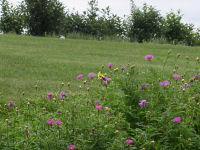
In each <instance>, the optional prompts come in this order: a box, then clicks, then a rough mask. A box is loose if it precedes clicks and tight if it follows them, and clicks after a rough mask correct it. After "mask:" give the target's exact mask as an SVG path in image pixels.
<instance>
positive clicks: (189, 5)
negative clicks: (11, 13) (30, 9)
mask: <svg viewBox="0 0 200 150" xmlns="http://www.w3.org/2000/svg"><path fill="white" fill-rule="evenodd" d="M8 1H9V2H12V3H13V4H17V3H18V2H20V1H21V0H8ZM60 1H61V2H63V4H64V5H65V6H66V8H67V9H69V10H72V9H73V8H74V9H75V10H78V11H79V12H82V11H84V10H87V8H88V0H60ZM134 1H135V4H136V6H137V7H142V5H143V4H144V3H147V4H148V5H152V6H154V7H155V8H156V9H157V10H160V12H161V14H162V15H166V13H167V12H170V10H171V9H172V10H174V11H176V10H178V9H180V10H181V12H182V14H184V16H183V21H184V22H185V23H193V24H195V25H196V26H198V27H200V7H199V6H200V0H134ZM98 2H99V7H100V8H105V7H106V6H110V8H111V10H112V12H113V13H115V14H117V15H119V16H123V15H124V14H125V15H128V14H129V13H130V0H98Z"/></svg>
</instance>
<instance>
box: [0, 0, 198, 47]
mask: <svg viewBox="0 0 200 150" xmlns="http://www.w3.org/2000/svg"><path fill="white" fill-rule="evenodd" d="M130 5H131V12H130V15H129V16H126V17H123V18H122V17H119V16H117V15H116V14H113V13H112V12H111V10H110V8H109V6H108V7H106V8H104V9H100V8H99V7H98V0H90V1H89V2H88V6H89V7H88V9H87V10H86V11H84V12H82V13H80V12H78V11H74V12H70V11H69V10H66V9H65V7H64V5H63V4H62V3H61V2H60V1H59V0H22V2H21V3H20V4H18V5H17V6H13V5H12V4H10V3H9V2H8V0H1V18H0V30H1V31H3V32H4V33H8V32H15V33H17V34H22V33H23V32H24V30H26V32H27V33H26V34H29V35H34V36H48V35H50V36H53V35H65V36H68V34H70V33H75V34H83V35H90V36H93V37H95V38H97V39H99V40H101V39H104V38H105V37H117V38H120V39H125V40H129V41H131V42H135V41H137V42H149V41H154V40H164V41H167V42H168V43H172V44H184V45H189V46H193V45H200V30H199V29H196V28H195V27H194V25H193V24H186V23H183V22H182V17H183V16H182V14H181V12H180V11H177V12H169V13H168V14H167V15H166V16H162V15H161V14H160V12H159V11H158V10H156V9H155V8H154V7H152V6H148V5H147V4H144V5H143V7H142V8H138V7H137V6H136V5H135V4H134V1H133V0H130Z"/></svg>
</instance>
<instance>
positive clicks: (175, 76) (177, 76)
mask: <svg viewBox="0 0 200 150" xmlns="http://www.w3.org/2000/svg"><path fill="white" fill-rule="evenodd" d="M172 77H173V78H174V79H179V78H180V75H179V74H174V75H172Z"/></svg>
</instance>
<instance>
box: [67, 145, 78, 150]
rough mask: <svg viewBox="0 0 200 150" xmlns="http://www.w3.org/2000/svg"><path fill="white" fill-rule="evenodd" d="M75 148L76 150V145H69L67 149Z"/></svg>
mask: <svg viewBox="0 0 200 150" xmlns="http://www.w3.org/2000/svg"><path fill="white" fill-rule="evenodd" d="M75 148H76V146H75V145H69V146H67V149H68V150H74V149H75Z"/></svg>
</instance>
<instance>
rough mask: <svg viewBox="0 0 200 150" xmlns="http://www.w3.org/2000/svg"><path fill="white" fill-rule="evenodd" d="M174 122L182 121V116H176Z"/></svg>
mask: <svg viewBox="0 0 200 150" xmlns="http://www.w3.org/2000/svg"><path fill="white" fill-rule="evenodd" d="M173 122H178V123H179V122H181V117H176V118H174V119H173Z"/></svg>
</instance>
